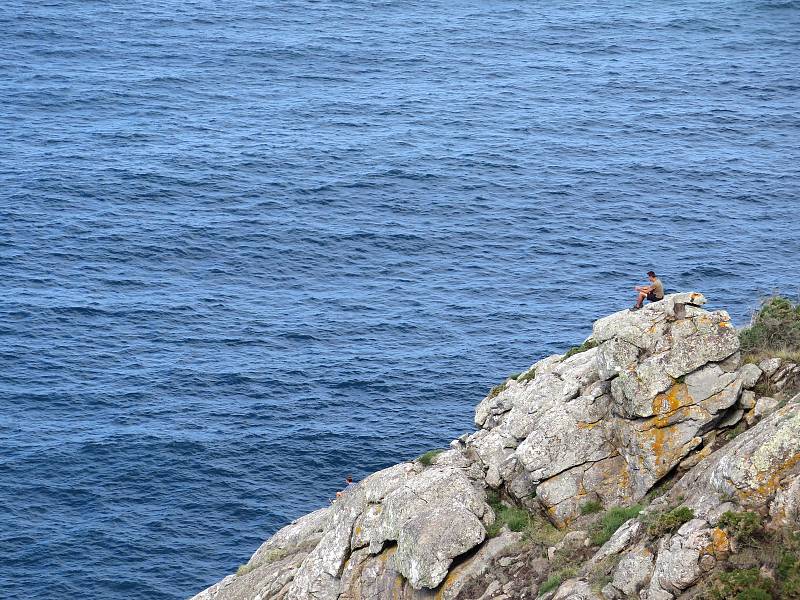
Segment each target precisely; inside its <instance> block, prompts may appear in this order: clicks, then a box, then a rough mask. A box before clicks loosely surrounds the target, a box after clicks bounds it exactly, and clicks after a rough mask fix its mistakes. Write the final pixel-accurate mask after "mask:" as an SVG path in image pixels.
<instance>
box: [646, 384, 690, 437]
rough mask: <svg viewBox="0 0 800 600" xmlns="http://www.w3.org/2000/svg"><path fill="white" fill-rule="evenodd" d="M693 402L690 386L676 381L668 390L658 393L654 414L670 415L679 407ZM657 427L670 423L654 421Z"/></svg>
mask: <svg viewBox="0 0 800 600" xmlns="http://www.w3.org/2000/svg"><path fill="white" fill-rule="evenodd" d="M688 404H692V397H691V396H690V395H689V388H688V387H687V386H686V384H685V383H676V384H675V385H673V386H672V387H671V388H669V389H668V390H667V391H666V392H664V393H662V394H658V395H657V396H656V397H655V398H653V414H654V415H656V418H658V417H663V418H666V417H669V416H671V415H672V413H674V412H675V411H676V410H678V409H679V408H681V407H683V406H686V405H688ZM654 425H655V426H656V427H664V426H666V425H668V423H667V422H666V421H665V422H664V423H659V422H658V421H654Z"/></svg>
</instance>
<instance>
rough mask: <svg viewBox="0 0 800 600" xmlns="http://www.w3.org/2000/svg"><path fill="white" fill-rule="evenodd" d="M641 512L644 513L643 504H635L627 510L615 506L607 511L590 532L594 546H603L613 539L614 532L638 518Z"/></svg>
mask: <svg viewBox="0 0 800 600" xmlns="http://www.w3.org/2000/svg"><path fill="white" fill-rule="evenodd" d="M640 512H642V505H641V504H634V505H633V506H628V507H627V508H626V507H624V506H615V507H614V508H612V509H610V510H607V511H606V512H605V513H603V516H602V517H600V520H599V521H598V522H597V523H595V524H594V526H593V527H592V528H591V529H590V531H589V536H590V539H591V542H592V544H594V545H595V546H602V545H603V544H605V543H606V542H607V541H608V540H610V539H611V536H612V535H614V532H615V531H616V530H617V529H619V528H620V526H621V525H622V524H623V523H624V522H625V521H627V520H628V519H633V518H634V517H636V516H638V515H639V513H640Z"/></svg>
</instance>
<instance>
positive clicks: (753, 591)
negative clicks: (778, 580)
mask: <svg viewBox="0 0 800 600" xmlns="http://www.w3.org/2000/svg"><path fill="white" fill-rule="evenodd" d="M702 597H703V598H708V599H709V600H773V598H774V596H773V595H772V583H771V582H770V581H769V580H768V579H766V578H765V577H763V576H762V575H761V572H760V571H759V570H758V569H736V570H734V571H728V572H727V573H720V574H719V575H717V577H716V579H715V580H714V581H713V582H712V583H711V584H710V585H709V587H708V589H707V590H706V591H705V592H704V593H703V595H702Z"/></svg>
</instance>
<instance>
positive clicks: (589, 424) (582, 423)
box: [576, 421, 602, 429]
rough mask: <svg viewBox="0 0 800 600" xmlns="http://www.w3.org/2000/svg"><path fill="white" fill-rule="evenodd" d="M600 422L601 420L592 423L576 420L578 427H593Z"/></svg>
mask: <svg viewBox="0 0 800 600" xmlns="http://www.w3.org/2000/svg"><path fill="white" fill-rule="evenodd" d="M601 424H602V421H594V422H592V423H589V422H587V421H578V422H577V423H576V425H577V426H578V429H594V428H595V427H597V426H598V425H601Z"/></svg>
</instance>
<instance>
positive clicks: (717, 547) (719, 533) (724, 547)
mask: <svg viewBox="0 0 800 600" xmlns="http://www.w3.org/2000/svg"><path fill="white" fill-rule="evenodd" d="M730 549H731V540H730V538H729V537H728V534H727V533H725V532H724V531H723V530H722V529H720V528H719V527H715V528H714V529H712V530H711V543H710V544H709V545H708V546H706V547H705V548H704V549H703V554H712V555H714V556H719V555H720V554H724V553H725V552H728V551H729V550H730Z"/></svg>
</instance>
